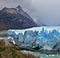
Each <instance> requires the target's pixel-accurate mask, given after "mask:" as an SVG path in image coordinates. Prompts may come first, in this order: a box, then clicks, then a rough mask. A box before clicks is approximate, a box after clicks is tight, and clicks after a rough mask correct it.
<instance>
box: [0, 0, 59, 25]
mask: <svg viewBox="0 0 60 58" xmlns="http://www.w3.org/2000/svg"><path fill="white" fill-rule="evenodd" d="M17 5H21V6H22V8H23V10H24V11H25V12H27V13H28V14H29V15H30V16H31V17H32V18H33V20H34V21H35V22H36V23H38V24H40V23H43V24H45V25H48V26H54V25H55V26H60V0H0V9H2V8H3V7H9V8H10V7H17Z"/></svg>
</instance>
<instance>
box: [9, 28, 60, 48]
mask: <svg viewBox="0 0 60 58" xmlns="http://www.w3.org/2000/svg"><path fill="white" fill-rule="evenodd" d="M8 34H9V35H10V36H13V37H14V38H15V39H17V40H18V41H19V42H24V43H26V44H29V45H37V46H38V45H39V47H45V46H46V45H47V46H49V47H50V48H51V49H53V48H54V46H55V45H58V44H57V43H58V42H59V43H60V31H59V30H58V29H56V28H51V29H47V28H46V27H44V28H41V27H40V28H38V27H36V28H31V29H27V30H24V31H23V32H22V31H21V30H16V31H15V30H13V31H12V30H10V31H8ZM58 47H59V48H60V44H59V45H58Z"/></svg>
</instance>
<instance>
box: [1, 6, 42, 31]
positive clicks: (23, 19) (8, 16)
mask: <svg viewBox="0 0 60 58" xmlns="http://www.w3.org/2000/svg"><path fill="white" fill-rule="evenodd" d="M41 25H43V24H41ZM38 26H39V25H37V24H36V23H35V22H34V21H33V19H32V18H31V17H30V16H29V15H28V14H27V13H26V12H24V11H23V10H22V8H21V6H17V7H16V8H7V7H4V8H3V9H2V10H0V30H6V29H26V28H31V27H38Z"/></svg>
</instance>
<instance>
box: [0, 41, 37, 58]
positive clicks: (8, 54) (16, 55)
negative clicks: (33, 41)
mask: <svg viewBox="0 0 60 58" xmlns="http://www.w3.org/2000/svg"><path fill="white" fill-rule="evenodd" d="M0 58H37V57H35V56H33V55H31V54H23V53H22V52H19V51H18V50H17V49H16V48H15V47H12V45H11V46H10V45H9V46H6V45H5V41H4V40H0Z"/></svg>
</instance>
